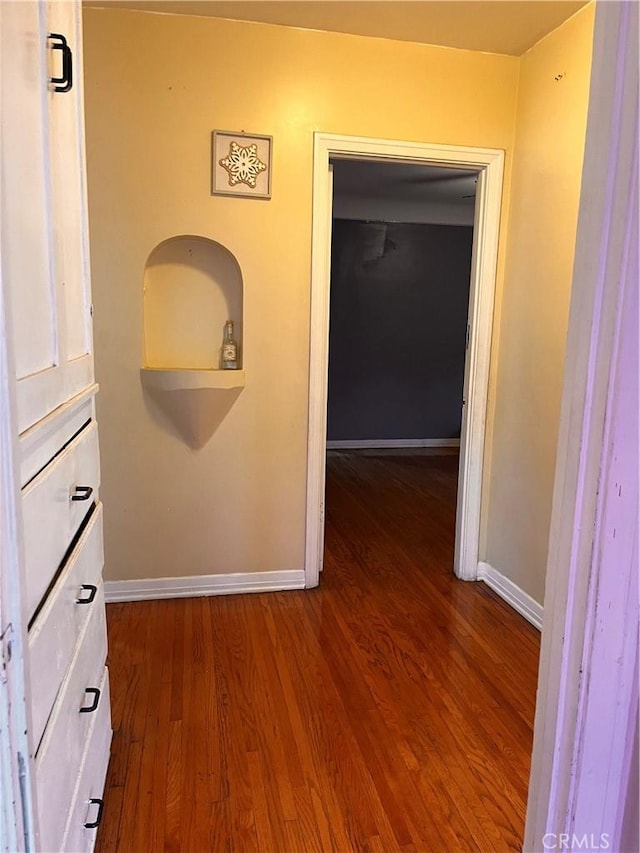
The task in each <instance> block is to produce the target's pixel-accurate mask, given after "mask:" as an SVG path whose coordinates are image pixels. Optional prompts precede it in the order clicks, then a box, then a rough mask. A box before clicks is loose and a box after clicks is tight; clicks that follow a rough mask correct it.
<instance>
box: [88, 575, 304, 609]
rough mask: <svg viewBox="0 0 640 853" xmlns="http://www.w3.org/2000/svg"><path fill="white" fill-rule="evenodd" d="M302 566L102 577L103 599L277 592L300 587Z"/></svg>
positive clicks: (134, 599) (193, 596) (142, 598)
mask: <svg viewBox="0 0 640 853" xmlns="http://www.w3.org/2000/svg"><path fill="white" fill-rule="evenodd" d="M304 580H305V578H304V570H302V569H301V570H296V569H287V570H284V571H280V572H236V573H234V574H227V575H193V576H190V577H185V578H142V579H139V580H130V581H105V583H104V597H105V601H106V602H107V603H109V602H115V601H147V600H152V599H156V598H195V597H196V596H200V595H234V594H237V593H243V592H281V591H283V590H287V589H304Z"/></svg>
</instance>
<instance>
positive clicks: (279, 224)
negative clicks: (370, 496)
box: [85, 7, 593, 601]
mask: <svg viewBox="0 0 640 853" xmlns="http://www.w3.org/2000/svg"><path fill="white" fill-rule="evenodd" d="M592 19H593V10H592V8H591V7H588V8H587V10H585V11H584V12H581V13H580V14H579V15H578V16H577V17H575V18H574V19H572V20H571V21H569V22H568V23H567V24H566V25H565V26H564V27H562V28H561V29H560V30H558V31H557V32H556V33H554V34H552V35H551V36H549V37H548V38H547V39H545V40H544V41H543V42H542V43H541V44H540V45H538V46H537V47H536V48H534V49H533V50H532V51H531V52H530V53H529V54H527V55H526V56H525V57H524V58H523V60H522V61H521V60H519V59H517V58H513V57H506V56H497V55H491V54H482V53H473V52H469V51H460V50H452V49H447V48H437V47H427V46H422V45H415V44H409V43H400V42H392V41H386V40H379V39H368V38H362V37H357V36H347V35H341V34H336V33H319V32H312V31H304V30H296V29H291V28H284V27H275V26H269V25H260V24H247V23H239V22H232V21H222V20H216V19H206V18H193V17H187V16H167V15H153V14H148V13H142V12H130V11H123V10H116V9H107V10H103V9H86V10H85V68H86V83H85V90H86V124H87V156H88V169H89V202H90V228H91V252H92V271H93V289H94V303H95V308H96V311H95V317H94V323H95V342H96V370H97V377H98V381H99V382H100V384H101V389H102V391H101V395H100V400H99V416H100V429H101V450H102V459H103V487H102V495H103V498H104V500H105V505H106V530H105V539H106V546H105V547H106V559H107V564H106V577H107V578H109V579H123V578H141V577H161V576H179V575H194V574H209V573H223V572H244V571H249V572H251V571H266V570H271V569H301V568H302V567H303V562H304V560H303V556H304V510H305V486H306V440H307V405H308V399H307V397H308V394H307V384H308V347H309V295H310V248H311V170H312V140H313V132H314V131H315V130H321V131H324V132H329V133H340V134H347V135H360V136H372V137H382V138H395V139H400V140H403V139H405V140H421V141H425V142H432V143H448V144H456V145H470V146H482V147H489V148H502V149H505V150H506V152H507V157H506V176H505V197H504V204H503V217H502V219H503V221H502V228H501V243H500V246H501V248H500V261H499V267H498V282H497V301H496V326H495V330H494V344H493V352H492V371H491V378H490V409H489V413H488V425H489V435H490V436H491V433H492V432H493V441H491V440H490V441H489V444H488V447H487V466H486V476H485V484H484V490H483V551H482V553H481V558H482V559H486V560H487V561H488V562H490V563H491V564H492V565H493V566H494V567H495V568H497V569H498V570H499V571H501V572H503V573H504V574H506V575H507V576H510V577H511V578H512V579H513V580H514V581H515V582H516V583H518V584H519V585H520V586H522V587H523V588H524V589H525V590H526V591H527V592H529V593H530V594H531V595H533V596H534V597H536V598H537V599H538V600H539V601H541V600H542V589H543V577H544V564H545V555H546V547H547V535H548V519H549V510H550V501H551V489H552V474H553V464H554V457H555V440H556V433H557V420H558V409H559V400H560V385H561V374H562V360H563V353H564V335H565V329H566V320H567V308H568V295H569V287H570V276H571V259H572V254H573V244H574V236H575V225H576V211H577V199H578V190H579V184H580V166H581V161H582V145H583V139H584V125H585V117H586V97H587V86H588V69H589V62H590V37H591V28H592ZM521 64H522V70H521ZM564 72H566V77H565V78H563V80H562V81H561V82H559V83H556V82H555V81H554V79H553V77H554V76H555V75H556V74H558V73H564ZM519 78H520V79H519ZM516 119H517V131H518V137H517V145H516V163H517V168H516V172H515V181H516V183H515V189H514V193H513V196H511V195H510V192H509V190H510V179H511V161H512V155H513V145H514V137H515V133H516ZM215 128H218V129H227V130H228V129H231V130H236V129H238V130H239V129H244V130H246V131H247V132H256V133H263V134H271V135H273V137H274V152H273V153H274V164H273V198H272V200H271V201H268V202H267V201H256V200H242V199H235V198H225V197H219V196H213V197H212V196H211V195H210V192H209V187H210V134H211V131H212V130H213V129H215ZM512 199H513V201H512ZM511 203H512V205H513V207H512V210H511V215H510V204H511ZM507 222H509V231H507V227H506V226H507ZM176 234H191V235H201V236H205V237H210V238H213V239H214V240H216V241H219V242H220V243H222V244H223V245H224V246H226V247H227V248H228V249H230V250H231V251H232V252H233V253H234V255H235V257H236V258H237V260H238V262H239V264H240V267H241V269H242V275H243V282H244V328H243V331H244V342H243V343H244V346H243V356H244V358H243V366H244V368H245V369H246V375H247V387H246V388H245V389H244V390H243V392H242V393H241V394H240V396H239V397H238V399H237V400H236V402H235V403H234V405H233V407H232V408H231V409H230V411H229V413H228V414H227V416H226V418H225V419H224V421H223V422H222V424H221V426H220V427H219V429H218V430H217V432H216V433H215V434H214V436H213V437H212V438H211V440H210V441H209V442H208V443H207V444H206V445H205V446H204V447H203V448H202V449H200V450H198V451H195V450H191V449H190V448H189V447H188V446H187V445H186V444H185V443H184V442H183V441H182V440H181V439H180V438H179V437H177V436H176V434H175V433H174V432H173V431H172V429H171V427H169V426H168V425H167V423H166V422H164V421H163V420H162V416H161V415H159V414H158V411H157V410H156V409H155V408H154V406H153V403H152V402H151V401H150V400H149V398H148V397H147V396H145V395H144V394H143V392H142V390H141V387H140V379H139V366H140V361H141V352H142V338H141V336H142V326H143V324H142V278H143V271H144V264H145V260H146V258H147V255H148V254H149V252H150V251H151V250H152V249H153V248H154V246H156V245H157V244H158V243H160V242H161V241H162V240H165V239H166V238H168V237H170V236H172V235H176ZM507 238H508V239H507ZM507 251H508V266H507V267H506V277H505V265H504V260H505V256H506V255H507ZM220 331H221V330H220V329H219V328H213V329H212V335H214V336H219V335H220ZM498 357H499V368H498V367H497V360H498Z"/></svg>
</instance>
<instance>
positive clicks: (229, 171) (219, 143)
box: [211, 130, 273, 199]
mask: <svg viewBox="0 0 640 853" xmlns="http://www.w3.org/2000/svg"><path fill="white" fill-rule="evenodd" d="M211 147H212V168H211V193H212V195H231V196H237V197H238V198H261V199H270V198H271V163H272V149H273V137H272V136H264V135H262V134H256V133H244V132H242V131H241V132H240V133H235V132H233V131H230V130H214V131H213V134H212V146H211Z"/></svg>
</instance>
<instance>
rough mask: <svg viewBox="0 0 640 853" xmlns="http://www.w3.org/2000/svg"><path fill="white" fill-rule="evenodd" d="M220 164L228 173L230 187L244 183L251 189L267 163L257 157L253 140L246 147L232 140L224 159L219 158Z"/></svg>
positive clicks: (256, 149) (256, 147)
mask: <svg viewBox="0 0 640 853" xmlns="http://www.w3.org/2000/svg"><path fill="white" fill-rule="evenodd" d="M220 165H221V166H223V167H224V168H225V169H226V170H227V172H228V173H229V186H230V187H233V186H235V184H246V185H247V186H248V187H251V188H252V189H253V187H255V185H256V178H257V177H258V175H259V174H260V172H264V170H265V169H266V168H267V164H266V163H263V162H262V160H261V159H260V158H259V157H258V146H257V145H256V144H255V142H254V143H253V144H252V145H247V146H246V147H243V146H242V145H238V143H237V142H232V143H231V145H230V146H229V154H228V155H227V156H226V157H225V158H224V160H220Z"/></svg>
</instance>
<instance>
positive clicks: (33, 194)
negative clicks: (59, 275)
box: [0, 3, 58, 405]
mask: <svg viewBox="0 0 640 853" xmlns="http://www.w3.org/2000/svg"><path fill="white" fill-rule="evenodd" d="M0 14H1V16H2V17H1V20H2V28H1V37H2V42H1V51H0V63H1V64H0V69H1V72H2V73H1V76H0V86H1V95H2V116H3V122H2V148H1V150H2V182H3V190H2V221H3V229H2V255H3V258H2V261H3V276H4V278H5V280H6V281H7V282H8V285H9V292H10V299H11V314H12V329H13V350H14V358H15V367H16V376H17V378H18V380H25V379H27V378H28V377H30V376H33V375H34V374H37V373H39V372H40V371H43V370H46V369H47V368H50V367H52V366H53V365H55V364H57V363H58V340H57V325H58V311H57V305H56V292H55V286H54V284H53V282H52V273H53V256H52V245H51V234H50V223H49V221H48V218H47V216H43V215H42V214H43V211H45V212H46V211H47V210H48V208H49V205H50V196H51V187H50V185H49V169H48V147H49V141H48V130H47V122H46V120H44V119H45V117H46V109H47V103H46V98H47V93H46V86H45V85H43V81H46V78H47V53H48V49H47V39H46V27H45V21H44V16H43V15H42V9H41V7H38V5H37V4H35V3H2V4H1V12H0ZM18 116H19V119H18ZM7 117H13V119H12V120H8V118H7ZM54 402H55V398H54ZM48 405H50V404H48Z"/></svg>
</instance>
